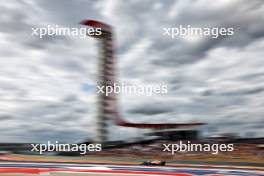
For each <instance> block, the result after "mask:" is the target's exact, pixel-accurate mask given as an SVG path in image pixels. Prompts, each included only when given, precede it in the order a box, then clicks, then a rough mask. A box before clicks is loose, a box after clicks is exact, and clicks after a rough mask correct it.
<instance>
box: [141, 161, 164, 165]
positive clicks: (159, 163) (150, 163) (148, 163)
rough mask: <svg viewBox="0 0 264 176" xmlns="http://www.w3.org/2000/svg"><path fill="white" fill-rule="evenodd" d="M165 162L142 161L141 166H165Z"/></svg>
mask: <svg viewBox="0 0 264 176" xmlns="http://www.w3.org/2000/svg"><path fill="white" fill-rule="evenodd" d="M165 164H166V161H160V160H154V161H143V163H141V165H144V166H165Z"/></svg>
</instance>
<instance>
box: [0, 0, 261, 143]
mask: <svg viewBox="0 0 264 176" xmlns="http://www.w3.org/2000/svg"><path fill="white" fill-rule="evenodd" d="M0 11H1V13H0V45H1V47H0V134H1V135H0V141H1V142H39V141H44V142H45V141H47V140H59V141H66V142H73V141H81V140H83V139H85V138H89V137H93V136H94V128H95V125H94V124H95V112H96V109H95V108H96V107H95V102H96V95H95V84H96V57H97V49H98V48H97V45H96V41H95V40H94V39H92V38H86V39H81V38H78V37H70V36H57V37H56V36H46V37H44V38H42V39H40V38H38V37H37V36H32V35H31V32H32V30H31V28H32V27H46V26H47V25H59V26H61V27H81V26H80V25H78V23H79V22H80V21H81V20H83V19H96V20H101V21H104V22H106V23H108V24H111V25H113V26H114V27H115V32H116V33H115V36H116V48H117V53H116V55H117V59H118V73H119V82H122V83H126V84H131V83H136V84H142V85H149V84H167V85H168V88H169V93H168V94H167V95H154V96H152V97H146V96H137V97H132V96H127V95H122V97H121V102H120V107H121V109H120V110H121V113H122V114H123V116H124V118H125V119H128V120H130V121H133V122H148V123H151V122H171V123H172V122H179V123H180V122H191V121H200V122H207V123H209V124H210V125H209V126H207V127H206V128H205V129H204V131H207V132H209V133H210V134H215V133H238V134H239V135H242V136H245V135H249V134H250V135H255V136H263V135H264V117H263V114H264V108H263V107H264V82H263V81H264V57H263V56H264V50H263V49H264V38H263V37H264V15H263V14H264V1H262V0H251V1H248V0H232V1H230V0H219V1H217V2H216V1H212V0H177V1H172V0H166V1H163V0H144V1H142V0H133V1H132V0H125V1H124V0H123V1H122V0H101V1H93V0H66V1H65V0H38V1H33V0H25V1H23V0H10V1H3V2H2V3H1V5H0ZM180 24H181V25H188V24H189V25H192V26H193V27H233V28H234V31H235V35H234V36H232V37H225V38H223V37H219V38H217V39H212V38H211V37H198V38H195V39H192V38H179V37H176V38H174V39H169V38H167V37H164V36H163V35H162V34H163V30H162V28H163V27H177V26H179V25H180ZM119 130H121V133H122V134H126V136H125V137H127V136H133V135H135V134H138V132H136V131H135V130H134V129H130V130H127V129H120V128H117V127H114V128H113V130H112V132H113V133H118V132H120V131H119ZM113 135H116V134H113Z"/></svg>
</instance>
